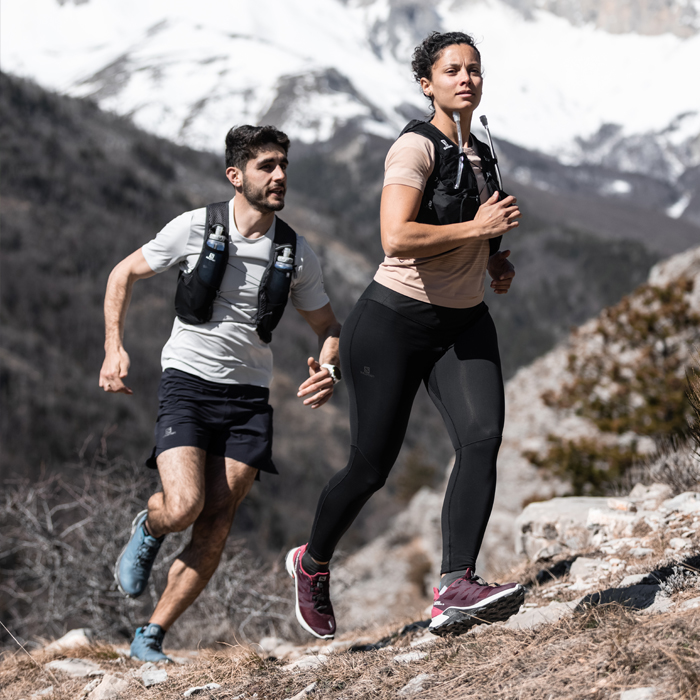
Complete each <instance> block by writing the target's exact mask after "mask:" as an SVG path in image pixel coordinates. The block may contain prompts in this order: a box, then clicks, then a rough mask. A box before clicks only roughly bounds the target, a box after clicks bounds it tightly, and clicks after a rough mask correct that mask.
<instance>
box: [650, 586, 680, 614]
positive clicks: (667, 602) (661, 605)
mask: <svg viewBox="0 0 700 700" xmlns="http://www.w3.org/2000/svg"><path fill="white" fill-rule="evenodd" d="M673 605H674V603H673V600H671V598H669V597H668V596H667V595H666V594H665V593H663V592H661V591H659V592H658V593H657V594H656V597H655V598H654V602H653V603H652V604H651V605H650V606H649V607H647V608H644V610H642V612H644V613H646V614H648V615H653V614H655V613H665V612H668V611H669V610H670V609H671V608H672V607H673Z"/></svg>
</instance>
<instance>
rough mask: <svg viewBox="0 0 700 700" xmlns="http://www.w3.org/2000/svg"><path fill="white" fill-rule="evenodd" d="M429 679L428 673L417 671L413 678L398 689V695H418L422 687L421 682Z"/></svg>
mask: <svg viewBox="0 0 700 700" xmlns="http://www.w3.org/2000/svg"><path fill="white" fill-rule="evenodd" d="M429 680H430V674H429V673H419V674H418V675H417V676H416V677H415V678H411V680H410V681H408V683H406V685H405V686H404V687H403V688H401V690H399V695H401V696H403V697H409V696H411V695H418V693H422V692H423V690H424V688H423V684H424V683H425V682H426V681H429Z"/></svg>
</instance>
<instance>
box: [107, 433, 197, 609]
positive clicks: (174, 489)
mask: <svg viewBox="0 0 700 700" xmlns="http://www.w3.org/2000/svg"><path fill="white" fill-rule="evenodd" d="M205 458H206V453H205V452H204V450H202V449H200V448H197V447H173V448H171V449H169V450H166V451H165V452H162V453H161V454H160V455H159V456H158V459H157V463H158V471H159V472H160V477H161V482H162V484H163V491H162V492H159V493H156V494H154V495H153V496H151V498H150V499H149V503H148V510H147V511H143V512H142V513H139V514H138V515H137V516H136V519H135V520H134V523H133V526H132V532H131V537H130V539H129V542H128V543H127V545H126V546H125V547H124V549H123V550H122V552H121V554H120V555H119V558H118V559H117V564H116V567H115V578H116V581H117V584H118V585H119V589H120V590H121V591H122V593H124V594H125V595H127V596H130V597H132V598H136V597H138V596H140V595H141V594H142V593H143V591H144V590H145V589H146V585H147V583H148V579H149V577H150V575H151V568H152V566H153V563H154V561H155V559H156V556H157V555H158V551H159V549H160V545H161V542H162V538H163V536H165V535H166V534H167V533H169V532H179V531H182V530H184V529H186V528H187V527H188V526H189V525H191V524H192V523H193V522H194V521H195V520H196V519H197V516H198V515H199V514H200V512H201V511H202V508H203V506H204V491H205V489H204V467H205Z"/></svg>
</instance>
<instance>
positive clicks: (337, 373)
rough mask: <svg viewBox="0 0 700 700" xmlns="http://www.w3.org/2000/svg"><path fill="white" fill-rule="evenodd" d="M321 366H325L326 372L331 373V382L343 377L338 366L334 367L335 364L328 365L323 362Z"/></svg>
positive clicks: (336, 381) (334, 382)
mask: <svg viewBox="0 0 700 700" xmlns="http://www.w3.org/2000/svg"><path fill="white" fill-rule="evenodd" d="M321 367H325V368H326V369H327V370H328V374H330V375H331V379H332V380H333V384H337V383H338V382H339V381H340V380H341V379H342V378H343V377H342V375H341V374H340V367H336V365H330V364H327V363H326V364H324V365H321Z"/></svg>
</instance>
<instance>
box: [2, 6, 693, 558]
mask: <svg viewBox="0 0 700 700" xmlns="http://www.w3.org/2000/svg"><path fill="white" fill-rule="evenodd" d="M136 8H138V9H136ZM2 13H3V23H2V41H1V42H0V47H1V48H0V51H1V53H0V57H1V58H2V67H3V70H4V71H5V73H4V74H2V76H0V80H1V85H0V216H1V224H2V230H1V235H2V259H1V261H0V264H1V266H2V278H1V280H0V283H1V285H2V288H1V291H2V298H1V304H2V306H1V308H0V320H1V322H2V328H3V332H2V336H1V337H0V392H1V396H2V402H3V411H2V415H1V416H0V439H1V440H2V452H1V454H0V475H2V476H3V477H12V478H15V477H17V476H31V477H34V476H36V475H38V474H39V473H41V472H42V471H55V470H61V469H63V466H62V465H65V464H67V463H70V462H77V461H79V460H80V459H85V458H87V463H88V464H89V462H90V458H91V456H92V455H95V454H99V455H100V459H107V458H109V457H112V456H116V455H119V456H123V457H124V458H126V459H127V460H134V461H139V460H142V459H143V458H144V457H145V456H146V455H147V453H148V452H149V451H150V447H151V440H152V437H151V436H152V429H153V422H154V419H155V413H156V395H155V394H156V387H157V383H158V379H159V356H160V348H161V347H162V344H163V343H164V341H165V340H166V338H167V336H168V333H169V330H170V326H171V324H172V319H173V315H174V313H173V307H172V299H173V294H174V285H175V277H176V274H175V273H174V272H173V271H171V272H170V273H166V274H164V275H161V276H158V277H157V278H154V279H151V280H148V281H147V282H141V283H139V284H138V285H137V286H136V289H135V293H134V298H133V301H132V307H131V310H130V313H129V318H128V323H127V330H126V345H127V349H128V350H129V352H130V354H131V359H132V369H131V372H130V377H129V381H130V386H132V388H133V389H134V391H135V394H134V396H133V397H125V396H106V395H104V394H103V393H102V391H101V390H100V389H99V388H98V387H97V376H98V372H99V368H100V365H101V362H102V356H103V352H102V343H103V329H102V310H101V305H102V296H103V293H104V286H105V283H106V279H107V275H108V274H109V271H110V269H111V268H112V266H113V265H114V264H116V262H118V261H119V260H120V259H121V258H123V257H124V256H126V255H127V254H128V253H130V252H131V251H133V250H134V249H136V248H138V247H139V246H140V245H142V244H143V243H145V242H146V241H147V240H149V239H150V238H151V237H152V236H153V235H154V234H155V233H156V232H157V231H158V230H159V229H160V228H161V227H162V226H163V225H164V224H165V223H167V221H169V220H170V219H171V218H172V217H174V216H176V215H177V214H179V213H181V212H182V211H184V210H187V209H192V208H194V207H198V206H203V205H204V204H206V203H207V202H209V201H216V200H218V199H221V198H223V197H227V196H229V195H230V188H229V186H228V185H227V183H226V181H225V180H224V178H223V169H224V164H223V156H222V153H221V151H222V150H223V148H222V144H223V138H224V135H225V133H226V131H227V130H228V128H230V126H232V125H233V124H239V123H246V122H249V123H274V124H276V125H277V126H279V127H280V128H283V129H285V130H287V131H288V133H289V134H290V136H291V137H292V139H293V146H292V150H291V152H290V158H291V166H290V170H289V177H290V180H289V183H290V191H289V196H288V205H287V207H286V209H285V212H284V215H283V216H284V218H285V219H286V220H288V221H289V223H290V224H292V225H293V226H294V227H295V228H296V229H297V230H298V231H299V232H300V233H302V234H303V235H305V236H307V238H308V239H309V241H310V242H311V243H312V245H313V247H314V249H315V250H316V251H317V252H318V254H319V255H320V257H321V260H322V264H323V267H324V273H325V277H326V287H327V289H328V292H329V294H330V296H331V299H332V302H333V305H334V307H335V308H336V311H337V313H338V315H339V316H340V317H341V318H344V317H345V315H346V314H347V313H348V311H349V309H350V308H352V305H353V303H354V301H355V300H356V298H357V297H358V296H359V294H360V293H361V291H362V289H363V288H364V286H365V285H366V284H367V283H368V281H369V280H370V279H371V277H372V275H373V274H374V270H375V268H376V265H377V264H378V262H379V261H380V260H381V257H382V252H381V247H380V241H379V227H378V205H379V197H380V193H381V183H382V175H383V161H384V157H385V155H386V152H387V150H388V148H389V146H390V145H391V142H392V141H393V139H394V138H395V137H396V136H397V135H398V133H399V131H400V129H401V127H402V126H403V125H404V124H405V122H406V121H408V120H409V119H410V118H413V117H415V116H422V115H424V114H425V108H426V105H425V104H424V101H423V98H422V97H421V95H420V92H419V91H418V89H417V87H416V86H415V84H414V83H413V82H412V79H411V76H410V68H409V60H410V53H411V50H412V48H413V47H414V46H415V45H416V44H417V43H418V42H419V41H420V40H422V38H424V36H425V35H426V34H427V33H428V32H429V31H431V30H453V29H459V30H464V31H468V32H471V33H473V34H475V36H476V37H477V39H478V40H479V42H480V44H479V45H480V48H481V50H482V53H483V60H484V65H485V67H486V91H485V97H484V101H483V103H482V106H483V111H484V113H486V114H488V116H489V121H490V123H491V125H492V128H493V131H494V133H495V135H496V137H497V139H496V148H497V151H498V154H499V156H500V158H501V163H502V170H503V172H504V175H505V179H506V182H505V185H506V189H507V190H508V191H509V192H512V193H513V194H516V195H517V196H518V198H519V201H520V204H521V207H522V209H523V212H524V218H523V223H522V226H521V227H520V228H519V229H518V230H517V231H516V232H515V233H513V234H512V235H511V236H510V237H509V240H508V241H507V245H508V247H510V248H511V250H512V251H513V253H512V256H511V259H512V260H513V262H514V264H515V265H516V268H517V279H516V285H515V286H514V287H513V290H512V291H511V293H510V294H508V295H507V296H505V297H496V296H495V295H492V294H490V293H489V294H487V299H486V301H487V303H488V304H489V306H490V307H491V310H492V313H493V315H494V317H495V318H496V322H497V325H498V329H499V334H500V341H501V352H502V357H503V362H504V369H505V372H506V375H507V376H508V377H510V376H512V375H513V374H514V373H515V371H516V370H517V369H518V368H519V367H522V366H524V365H527V364H528V363H530V362H532V361H533V360H534V359H535V358H537V357H538V356H540V355H542V354H543V353H544V352H546V351H548V350H549V349H551V348H552V347H553V346H554V345H555V344H556V343H557V342H558V341H559V340H561V339H563V338H564V337H566V335H567V334H568V332H569V330H570V328H571V327H572V326H575V325H579V324H581V323H582V322H584V321H585V320H586V319H588V318H590V317H592V316H594V315H596V314H597V313H598V312H599V311H600V310H601V309H602V308H604V307H605V306H609V305H612V304H614V303H616V302H617V301H619V300H620V299H621V298H622V296H623V295H625V294H627V293H629V292H631V291H632V290H633V289H634V288H635V287H637V286H638V285H639V284H640V283H642V282H643V281H644V280H645V279H646V277H647V274H648V271H649V269H650V267H651V266H652V265H653V264H654V263H655V262H657V261H658V260H660V259H661V258H665V257H668V256H670V255H672V254H674V253H678V252H680V251H683V250H685V249H687V248H689V247H690V246H691V245H694V244H697V242H698V240H700V94H698V93H697V91H696V90H695V91H694V90H692V89H690V86H689V85H688V82H687V77H686V76H687V75H688V70H689V66H692V65H698V62H699V61H700V35H699V28H700V19H699V18H700V12H699V11H698V6H697V3H687V2H682V1H681V0H667V1H666V2H650V1H648V0H636V1H635V2H629V3H625V4H624V5H621V4H620V3H611V2H603V1H602V0H600V1H596V0H590V1H576V0H570V1H568V2H567V1H557V2H534V0H533V1H532V2H528V1H527V0H525V1H523V2H520V1H518V0H513V1H512V2H507V3H506V2H500V1H499V0H492V1H491V2H488V3H486V2H480V1H479V0H454V1H449V2H433V1H432V0H426V1H424V2H410V0H374V1H372V0H345V1H341V0H332V1H329V0H324V1H323V2H321V0H308V1H306V2H304V3H300V2H294V3H292V2H288V3H274V2H271V1H269V2H265V1H260V2H256V3H248V2H246V3H242V2H241V3H222V2H214V0H202V2H200V3H197V4H195V5H193V4H191V3H186V2H168V3H165V2H151V3H147V4H144V3H139V4H138V5H137V4H136V3H135V2H132V0H123V1H122V2H119V3H117V2H116V1H110V2H101V3H97V2H95V1H94V0H92V1H90V0H88V1H87V2H86V1H85V0H82V1H78V0H75V2H72V1H71V0H64V1H62V2H56V0H36V1H35V2H31V3H27V2H20V1H19V0H7V1H6V2H4V3H3V8H2ZM18 76H22V77H18ZM193 149H196V150H193ZM273 348H274V352H275V379H274V384H273V398H272V401H273V404H274V406H275V421H276V422H275V429H276V434H275V446H274V452H275V460H276V462H277V464H278V467H279V468H280V471H281V476H280V477H279V478H275V479H272V478H270V479H265V480H263V482H262V483H261V484H260V488H258V489H255V490H254V493H253V495H252V497H251V498H250V499H249V500H247V501H246V502H245V504H244V508H243V509H242V512H241V517H240V519H239V522H238V525H237V529H238V530H239V532H243V533H244V534H245V533H248V534H249V535H253V534H254V535H255V536H254V537H250V538H249V539H250V544H251V546H253V547H254V548H256V549H257V550H258V551H260V552H262V553H265V552H277V551H279V550H280V549H282V548H283V547H284V546H286V545H288V544H290V543H294V542H296V541H297V540H299V539H300V538H303V537H304V536H305V535H306V532H307V531H308V527H309V525H310V521H311V517H312V513H311V511H310V509H311V508H312V506H313V504H314V503H315V500H316V497H317V495H318V492H319V490H320V488H321V487H322V485H323V483H324V482H325V480H326V479H327V478H328V477H329V476H330V474H332V473H333V472H334V471H335V470H337V469H338V468H340V467H342V466H343V465H344V462H345V459H346V450H347V439H348V424H347V416H346V396H345V394H344V391H343V390H342V385H341V391H340V392H339V395H338V396H337V397H336V398H334V401H333V403H332V405H330V406H326V407H324V409H322V410H321V411H315V412H311V411H307V410H304V409H303V407H302V406H301V405H300V404H299V403H298V401H297V399H296V397H295V387H296V386H297V385H298V384H299V383H300V382H301V381H302V380H303V378H304V373H305V359H306V357H307V356H308V355H309V354H313V353H314V352H315V347H314V342H313V338H312V337H311V333H310V331H309V330H308V328H306V327H305V324H304V323H303V322H302V320H301V319H300V317H298V316H297V315H296V314H294V313H293V312H288V313H287V314H286V316H285V318H284V320H283V324H282V327H281V328H280V330H279V331H278V332H277V334H276V337H275V340H274V341H273ZM450 455H451V447H450V444H449V440H448V438H447V435H446V433H445V431H444V429H443V428H442V427H441V420H440V418H439V415H438V413H437V411H436V410H435V409H434V407H433V406H432V404H431V403H430V402H429V400H428V399H427V396H426V395H425V394H424V393H422V394H421V395H420V396H419V399H418V401H417V403H416V406H415V408H414V411H413V418H412V421H411V425H410V427H409V432H408V438H407V441H406V444H405V446H404V449H403V451H402V453H401V456H400V459H399V464H398V465H397V468H396V469H395V471H394V473H393V474H392V477H391V479H390V482H389V485H388V488H387V489H385V490H383V491H382V492H380V493H379V494H377V495H376V496H375V497H374V498H373V499H372V501H371V503H370V506H369V507H368V508H367V509H365V511H364V512H363V514H362V516H361V519H360V521H359V522H358V524H357V526H356V527H354V528H353V529H352V530H351V532H350V533H349V534H348V537H347V538H346V539H345V540H344V542H343V545H344V546H345V547H347V548H348V549H352V548H353V547H355V546H356V545H358V544H359V543H362V542H365V541H367V540H368V539H370V538H371V537H373V536H374V535H375V534H376V533H377V532H379V531H380V530H381V528H382V526H383V524H384V523H385V522H386V517H387V515H389V514H391V513H392V512H396V511H398V509H399V508H400V507H401V505H402V503H404V502H405V501H406V500H407V499H409V498H410V496H411V495H412V494H413V493H414V492H415V491H416V490H417V489H418V488H419V487H420V486H421V485H435V484H436V483H438V482H439V481H440V479H441V475H442V472H443V470H444V467H445V465H446V464H447V462H448V460H449V458H450ZM72 473H73V472H72Z"/></svg>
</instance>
